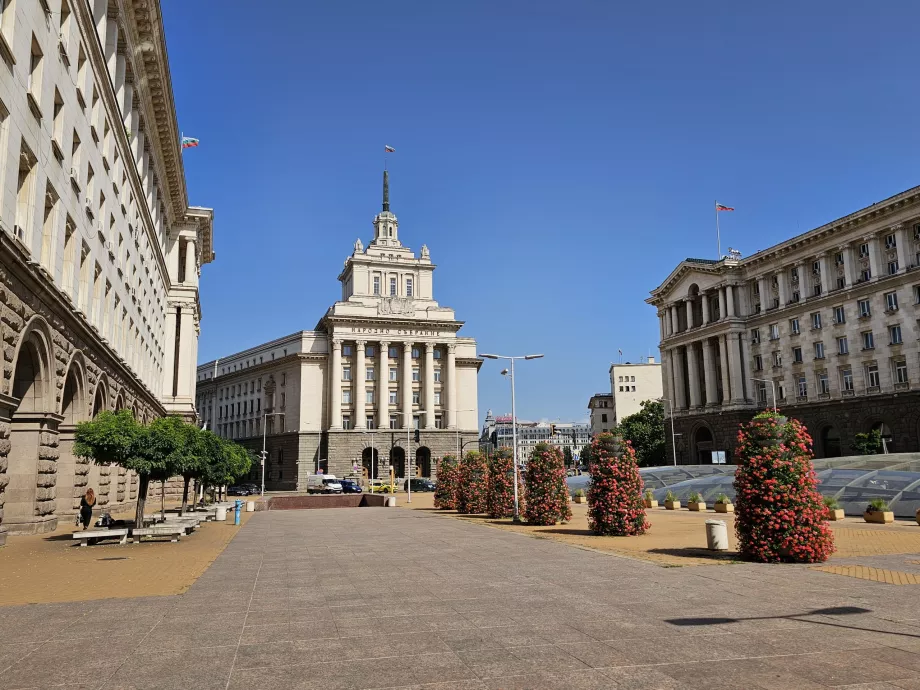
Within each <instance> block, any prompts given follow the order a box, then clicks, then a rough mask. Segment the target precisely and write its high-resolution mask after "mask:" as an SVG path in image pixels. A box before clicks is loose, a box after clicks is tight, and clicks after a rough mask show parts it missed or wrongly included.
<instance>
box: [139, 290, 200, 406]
mask: <svg viewBox="0 0 920 690" xmlns="http://www.w3.org/2000/svg"><path fill="white" fill-rule="evenodd" d="M195 309H196V307H195V305H194V304H188V305H185V306H183V307H182V317H181V321H180V322H179V347H178V348H177V350H176V355H177V356H178V358H179V367H178V371H177V373H178V378H177V385H176V396H177V397H180V398H189V399H192V398H194V397H195V388H194V383H195V375H194V372H195V364H196V362H195V360H194V359H192V357H193V356H195V352H196V350H197V348H195V349H193V348H192V347H191V342H192V341H193V340H194V339H196V338H197V337H198V335H197V333H196V332H195ZM132 337H133V336H132ZM128 343H129V346H128V348H129V349H130V350H131V351H132V352H133V351H134V350H135V346H134V344H133V342H132V340H131V338H129V339H128ZM125 359H128V361H130V359H129V357H128V356H127V355H126V356H125ZM190 372H191V373H190Z"/></svg>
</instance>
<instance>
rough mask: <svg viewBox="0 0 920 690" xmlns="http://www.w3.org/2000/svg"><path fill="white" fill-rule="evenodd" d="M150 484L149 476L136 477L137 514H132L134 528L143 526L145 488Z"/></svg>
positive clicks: (140, 475) (145, 498)
mask: <svg viewBox="0 0 920 690" xmlns="http://www.w3.org/2000/svg"><path fill="white" fill-rule="evenodd" d="M149 484H150V475H149V474H143V473H141V474H139V475H137V485H138V486H137V512H135V514H134V526H135V527H138V528H142V527H143V526H144V504H145V503H146V501H147V486H148V485H149Z"/></svg>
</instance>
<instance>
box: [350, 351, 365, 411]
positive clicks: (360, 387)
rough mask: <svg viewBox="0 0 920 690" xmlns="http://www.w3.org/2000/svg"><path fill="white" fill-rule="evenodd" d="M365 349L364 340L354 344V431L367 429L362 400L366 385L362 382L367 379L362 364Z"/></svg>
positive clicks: (363, 364)
mask: <svg viewBox="0 0 920 690" xmlns="http://www.w3.org/2000/svg"><path fill="white" fill-rule="evenodd" d="M366 347H367V341H365V340H358V341H356V342H355V380H354V384H355V385H354V386H353V390H354V393H353V394H352V395H354V399H355V429H366V428H367V420H366V418H367V411H366V403H365V400H364V397H365V393H364V391H365V390H367V383H366V382H365V380H364V379H366V378H367V367H366V365H365V363H364V356H365V348H366Z"/></svg>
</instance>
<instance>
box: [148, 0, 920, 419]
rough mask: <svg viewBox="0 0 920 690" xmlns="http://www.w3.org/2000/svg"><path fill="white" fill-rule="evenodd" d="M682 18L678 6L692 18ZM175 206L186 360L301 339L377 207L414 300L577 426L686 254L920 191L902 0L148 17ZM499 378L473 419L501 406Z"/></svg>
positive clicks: (342, 6) (913, 61)
mask: <svg viewBox="0 0 920 690" xmlns="http://www.w3.org/2000/svg"><path fill="white" fill-rule="evenodd" d="M691 4H692V5H693V7H690V5H691ZM163 6H164V7H163V11H164V17H165V24H166V36H167V42H168V47H169V56H170V62H171V66H172V80H173V87H174V90H175V97H176V107H177V112H178V117H179V124H180V127H181V128H182V130H183V132H184V133H185V134H186V135H191V136H195V137H198V138H199V139H200V140H201V146H200V148H198V149H192V150H189V151H187V152H186V153H185V170H186V175H187V177H188V188H189V197H190V200H191V202H192V203H193V204H200V205H205V206H212V207H214V209H215V239H214V244H215V249H216V252H217V260H216V261H215V262H214V263H213V264H211V265H208V266H205V267H204V269H203V271H202V288H201V300H202V308H203V311H204V320H203V322H202V330H201V341H200V350H199V358H200V359H201V361H204V360H207V359H211V358H213V357H215V356H220V355H223V354H227V353H229V352H232V351H236V350H239V349H243V348H245V347H250V346H252V345H255V344H258V343H261V342H264V341H266V340H269V339H271V338H275V337H278V336H281V335H285V334H288V333H291V332H294V331H297V330H300V329H311V328H313V327H314V326H315V325H316V323H317V321H318V320H319V318H320V317H321V316H322V315H323V313H324V312H325V310H326V308H327V307H328V306H329V305H330V304H331V303H332V302H333V301H335V300H336V299H337V298H338V297H339V295H340V288H339V284H338V282H337V281H336V276H337V274H338V272H339V271H340V270H341V267H342V262H343V261H344V259H345V258H346V257H347V256H348V255H349V254H350V252H351V248H352V244H353V243H354V241H355V238H356V237H358V236H360V237H361V238H362V239H363V241H364V242H365V243H366V242H367V241H368V239H369V238H370V237H371V236H372V226H371V221H372V219H373V216H374V214H375V213H376V212H377V211H378V210H379V204H380V176H381V167H382V158H383V155H382V150H383V146H384V144H390V145H392V146H394V147H396V149H397V152H396V153H395V154H392V155H391V156H390V171H391V198H392V208H393V211H394V212H395V213H396V214H397V216H398V217H399V221H400V239H401V240H402V241H403V243H405V244H408V245H409V246H410V247H412V248H413V249H415V250H418V248H419V247H420V246H421V245H422V243H425V244H427V245H428V246H429V248H430V250H431V256H432V259H433V260H434V262H435V263H436V264H437V266H438V269H437V271H436V272H435V298H436V299H438V301H440V302H441V304H444V305H449V306H451V307H453V308H454V309H456V313H457V316H458V318H459V319H461V320H463V321H465V322H466V325H465V326H464V328H463V330H462V331H461V333H462V334H465V335H469V336H474V337H475V338H477V340H478V341H479V349H480V351H481V352H499V353H503V354H524V353H529V352H542V353H545V355H546V357H545V359H543V360H540V361H536V362H528V363H526V364H524V365H522V366H521V367H520V369H519V370H518V372H517V373H518V388H517V390H518V403H519V406H518V415H519V416H520V417H524V418H546V419H562V420H569V419H583V418H586V416H587V412H586V409H585V408H586V404H587V401H588V398H589V397H590V395H591V394H592V393H594V392H599V391H604V390H609V381H608V378H607V369H608V367H609V364H610V362H611V361H615V360H616V359H617V350H618V349H622V350H623V352H624V360H631V361H636V360H638V359H639V358H640V357H642V356H645V355H646V354H647V353H648V352H649V351H651V352H652V353H653V354H656V355H657V343H658V322H657V318H656V316H655V312H654V310H653V309H652V308H651V307H649V306H648V305H646V304H645V303H644V299H645V298H646V297H647V296H648V292H649V290H651V289H653V288H654V287H656V286H657V285H658V284H659V283H660V282H661V281H662V280H663V279H664V278H665V276H667V274H668V273H669V272H670V271H671V269H673V268H674V266H675V265H676V264H677V263H678V262H679V261H680V260H681V259H683V258H685V257H687V256H694V257H704V258H714V257H715V254H716V241H715V229H714V218H713V200H714V199H716V198H717V199H718V200H719V201H720V202H721V203H725V204H728V205H731V206H734V207H736V208H737V211H736V212H735V213H733V214H722V221H723V222H722V233H723V249H724V248H725V247H727V246H729V245H731V246H733V247H736V248H738V249H740V250H741V251H742V252H743V253H744V254H745V255H748V254H751V253H753V252H755V251H757V250H758V249H762V248H764V247H767V246H769V245H771V244H774V243H776V242H778V241H781V240H783V239H785V238H787V237H789V236H791V235H794V234H797V233H799V232H803V231H805V230H808V229H810V228H813V227H816V226H818V225H820V224H822V223H824V222H827V221H830V220H832V219H834V218H837V217H839V216H841V215H844V214H846V213H849V212H851V211H854V210H856V209H858V208H861V207H863V206H865V205H868V204H870V203H872V202H874V201H878V200H880V199H882V198H885V197H888V196H890V195H892V194H894V193H896V192H899V191H901V190H903V189H906V188H908V187H911V186H913V185H915V184H918V183H920V179H918V175H917V174H916V153H917V150H918V144H920V127H918V124H917V123H918V119H917V113H918V112H920V91H918V89H917V80H916V65H917V48H916V36H915V31H914V29H913V27H916V26H917V25H918V22H920V4H917V3H916V2H913V3H912V2H907V1H900V0H889V1H887V2H885V3H856V2H852V1H845V2H840V1H839V0H838V1H837V2H809V3H792V2H774V3H765V4H761V5H760V6H756V7H755V6H753V5H752V4H751V3H737V2H700V3H684V2H677V1H674V0H667V1H663V2H658V3H617V2H585V1H580V0H569V1H568V2H559V1H556V2H545V1H543V0H526V1H525V0H522V1H512V0H502V1H501V2H495V1H494V0H489V1H480V0H467V1H466V2H462V3H447V2H430V1H427V2H423V1H422V0H418V1H413V2H401V1H399V0H393V1H390V2H365V1H354V2H350V1H347V0H343V1H342V2H302V1H295V0H266V1H264V2H261V3H252V2H248V1H244V0H219V1H218V0H197V1H196V2H179V0H164V2H163ZM500 368H501V367H500V366H498V365H497V364H496V363H495V362H486V363H485V364H484V365H483V368H482V370H481V372H480V376H479V406H480V411H481V414H484V413H485V410H486V409H487V408H494V409H495V411H496V412H499V411H507V410H508V409H509V408H510V401H509V393H508V387H507V384H506V383H505V381H504V379H503V377H501V376H500V375H499V370H500Z"/></svg>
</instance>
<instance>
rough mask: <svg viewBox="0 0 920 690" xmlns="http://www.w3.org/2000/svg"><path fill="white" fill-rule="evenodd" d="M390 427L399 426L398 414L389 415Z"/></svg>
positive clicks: (395, 427)
mask: <svg viewBox="0 0 920 690" xmlns="http://www.w3.org/2000/svg"><path fill="white" fill-rule="evenodd" d="M390 428H391V429H398V428H399V415H395V414H391V415H390Z"/></svg>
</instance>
